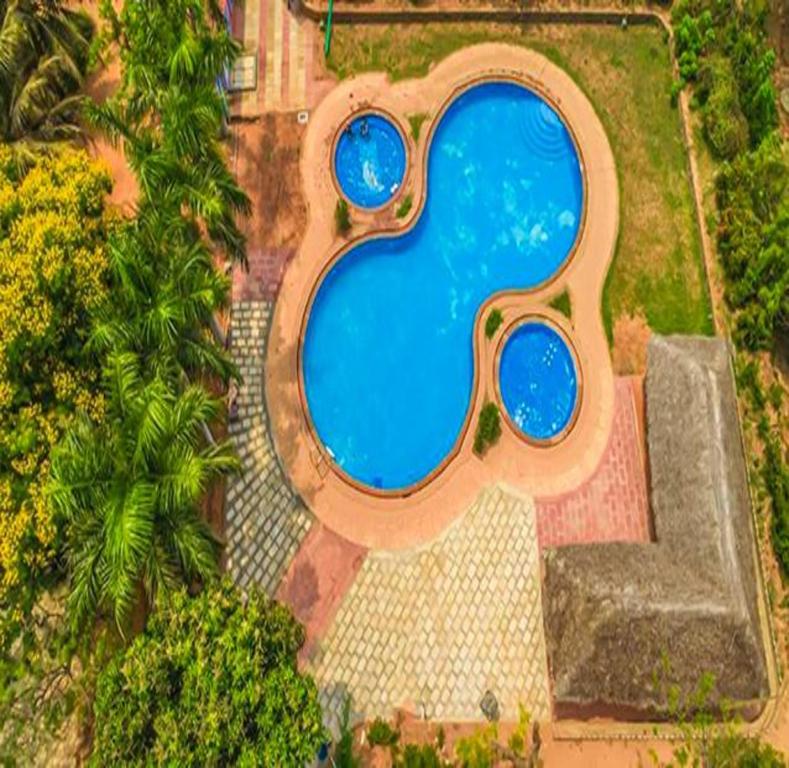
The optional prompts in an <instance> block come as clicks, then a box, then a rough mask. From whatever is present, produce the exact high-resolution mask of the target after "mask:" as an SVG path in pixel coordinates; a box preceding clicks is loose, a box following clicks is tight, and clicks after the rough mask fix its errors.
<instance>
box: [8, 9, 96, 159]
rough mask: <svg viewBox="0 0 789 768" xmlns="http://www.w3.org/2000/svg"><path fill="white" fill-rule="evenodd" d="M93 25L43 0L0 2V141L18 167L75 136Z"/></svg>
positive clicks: (79, 13)
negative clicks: (5, 145)
mask: <svg viewBox="0 0 789 768" xmlns="http://www.w3.org/2000/svg"><path fill="white" fill-rule="evenodd" d="M92 36H93V24H92V23H91V21H90V19H89V18H88V16H87V15H86V14H85V13H83V12H81V11H75V10H72V9H68V8H65V7H63V6H62V5H61V4H60V3H57V2H47V1H46V0H0V141H2V142H4V143H6V144H8V145H10V146H11V148H12V150H13V152H14V159H15V161H16V163H17V165H18V166H19V167H20V169H21V168H24V167H25V166H26V165H28V164H29V163H30V162H31V161H32V159H33V157H34V156H35V154H36V153H37V152H40V151H41V150H42V149H45V148H46V146H47V145H48V144H50V143H52V142H57V141H63V140H72V139H74V138H76V137H78V136H79V135H80V134H81V129H80V125H79V122H78V117H79V115H80V113H81V110H82V103H83V102H82V97H81V96H80V95H79V90H80V88H81V87H82V84H83V81H84V77H85V71H86V68H87V63H88V50H89V47H90V41H91V38H92Z"/></svg>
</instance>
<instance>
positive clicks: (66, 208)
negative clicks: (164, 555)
mask: <svg viewBox="0 0 789 768" xmlns="http://www.w3.org/2000/svg"><path fill="white" fill-rule="evenodd" d="M14 169H15V163H14V162H13V158H12V155H11V151H10V150H9V149H8V148H7V147H5V146H3V145H0V605H5V606H6V608H10V607H11V605H12V604H15V605H16V606H18V608H17V610H18V609H19V608H21V605H20V603H19V600H18V598H19V597H22V594H20V593H23V594H24V593H27V597H28V599H29V598H31V597H32V590H31V589H30V587H31V586H33V585H35V584H36V583H37V581H38V577H39V576H40V574H41V573H42V572H43V571H44V570H45V569H46V568H47V566H48V565H49V564H50V562H51V559H52V557H53V555H54V553H55V551H56V548H57V544H58V529H57V524H56V521H55V520H53V518H52V514H51V511H50V505H49V504H48V503H47V501H46V499H45V496H44V486H45V484H46V479H47V476H48V471H49V454H50V451H51V449H52V448H53V446H54V445H55V443H56V442H57V441H58V439H59V438H60V436H61V435H62V434H63V432H64V430H65V428H66V427H67V426H68V425H69V423H70V421H71V420H72V418H73V415H74V414H75V412H76V411H77V410H78V409H81V410H84V411H86V412H87V413H88V414H90V415H91V416H93V417H94V418H99V419H100V417H101V414H102V412H103V401H102V396H101V395H97V394H95V393H96V392H98V391H99V387H98V379H99V365H98V363H97V361H95V360H93V359H91V357H90V356H89V354H88V353H87V352H86V349H85V342H86V341H87V339H88V336H89V334H90V330H91V314H92V312H93V311H94V310H95V309H96V307H97V306H98V305H99V304H100V303H101V302H102V301H103V300H104V298H105V296H106V286H105V277H106V266H107V258H106V254H105V249H104V243H105V241H106V239H107V230H108V227H109V226H110V224H111V220H110V218H109V216H108V214H107V212H106V210H105V198H106V195H107V193H108V191H109V190H110V187H111V181H110V176H109V174H108V172H107V170H106V169H105V168H104V166H103V165H101V164H100V163H98V162H97V161H95V160H93V159H91V158H90V156H89V155H88V154H87V153H86V152H84V151H82V150H75V149H65V150H63V151H60V152H57V153H55V154H53V155H51V156H44V157H41V158H40V159H38V160H37V161H36V163H35V164H34V166H33V167H32V168H30V169H29V170H28V171H27V172H26V173H25V175H24V176H23V177H22V178H17V177H16V176H15V170H14ZM15 593H16V597H13V596H14V594H15ZM6 618H8V617H6ZM19 618H21V615H20V616H19Z"/></svg>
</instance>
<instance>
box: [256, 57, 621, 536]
mask: <svg viewBox="0 0 789 768" xmlns="http://www.w3.org/2000/svg"><path fill="white" fill-rule="evenodd" d="M485 80H488V81H491V80H495V81H510V82H515V83H518V84H521V85H523V86H525V87H526V88H528V89H530V90H532V91H534V92H535V93H536V94H537V95H538V96H540V97H541V98H543V99H545V100H546V101H547V102H548V103H549V104H550V105H551V107H552V108H554V109H555V110H556V111H557V113H558V114H559V115H560V116H561V118H562V120H563V121H564V123H565V126H566V127H567V129H568V130H569V131H570V134H571V137H572V140H573V142H574V144H575V147H576V151H577V153H578V158H579V164H580V172H581V175H582V180H583V218H582V221H581V223H580V224H579V231H578V235H577V237H576V241H575V245H574V247H573V249H572V251H571V252H570V253H569V254H568V256H567V257H566V258H565V260H564V262H563V263H562V266H561V268H560V269H559V270H558V271H557V273H556V274H554V275H553V277H552V278H551V279H550V280H549V281H546V282H545V283H543V284H541V285H538V286H534V287H533V288H531V289H528V290H525V291H512V292H502V293H496V294H493V295H491V296H490V297H488V299H487V300H486V301H485V302H484V303H483V304H482V305H481V306H480V308H479V310H478V312H477V316H476V319H475V326H474V338H473V353H474V362H475V365H474V383H473V388H472V396H471V402H470V404H469V407H468V411H467V414H466V419H465V425H464V429H463V431H462V434H461V437H460V439H459V440H458V441H457V443H456V445H455V448H454V450H453V452H452V453H451V455H450V456H449V457H448V458H447V460H446V461H445V462H443V463H442V465H441V467H440V468H438V469H437V471H434V472H432V473H431V474H430V475H429V476H428V477H427V478H425V479H424V480H423V481H422V482H421V483H419V484H417V485H416V486H412V487H411V488H409V489H408V492H407V494H403V493H402V492H397V493H395V494H393V495H392V494H389V493H386V492H384V493H383V494H381V493H378V492H376V490H373V489H371V488H370V487H368V486H367V485H364V484H361V483H356V482H353V481H349V479H348V478H347V476H343V474H342V473H341V470H339V468H337V467H336V464H335V463H334V462H333V461H331V460H330V457H329V456H328V455H327V453H326V450H325V448H324V446H323V444H322V443H321V441H320V440H319V439H318V438H317V435H316V433H315V431H314V427H313V425H312V423H311V420H310V415H309V411H308V409H307V407H306V402H305V399H304V385H303V381H302V372H301V359H300V357H301V352H302V346H303V332H304V329H305V324H306V319H307V318H308V316H309V310H310V307H311V303H312V300H313V298H314V296H315V293H316V291H317V288H318V286H319V284H320V282H321V280H322V279H323V277H324V276H325V274H326V272H327V271H328V270H329V269H330V268H331V267H332V266H333V264H334V263H336V260H337V259H338V258H341V257H342V256H343V255H344V254H345V253H347V252H348V250H349V249H350V248H352V247H353V246H355V245H358V244H359V243H360V242H362V241H363V240H367V239H369V238H371V237H372V238H374V237H385V236H391V235H394V234H402V233H405V232H406V231H407V230H408V229H410V228H411V227H412V226H413V225H414V222H415V221H416V220H417V219H418V217H419V216H420V215H421V213H422V210H423V207H424V204H425V190H426V170H427V152H428V149H429V145H430V140H431V139H432V136H433V132H434V130H435V127H436V126H437V125H438V123H439V122H440V118H441V116H442V115H443V112H444V111H445V110H446V109H447V107H448V106H449V105H450V104H451V102H452V101H453V100H454V98H456V97H457V96H458V95H459V94H460V93H462V92H463V91H464V90H466V89H468V88H469V87H470V86H472V85H473V84H475V83H480V82H483V81H485ZM371 110H379V111H383V112H384V113H385V114H391V115H401V116H403V117H404V116H405V115H407V114H411V113H413V112H424V113H427V114H428V115H429V116H430V117H429V118H428V125H427V126H426V127H427V128H428V130H427V131H424V132H423V134H422V136H421V137H420V140H419V141H418V142H413V139H412V137H410V135H409V136H406V143H407V147H408V152H407V155H408V161H407V165H408V166H409V167H408V169H407V171H406V178H407V179H408V182H407V183H403V184H402V185H401V188H400V189H401V190H404V189H406V188H407V191H408V192H409V193H411V194H412V196H413V199H414V201H415V205H414V207H413V208H412V209H411V211H410V212H409V214H408V215H407V216H406V217H404V218H403V219H397V218H396V216H395V213H394V208H395V205H394V204H393V201H392V203H390V204H389V205H387V206H386V207H385V208H384V209H382V210H379V211H376V212H373V213H370V212H365V213H364V214H360V215H359V216H358V217H356V219H355V220H354V230H355V232H354V236H353V237H352V238H351V239H350V240H347V239H345V238H342V237H340V236H338V235H336V234H335V233H334V228H333V213H334V201H335V199H336V198H335V192H336V180H335V178H334V175H333V173H332V161H331V157H332V153H333V149H334V146H335V141H336V136H337V132H338V131H339V130H340V129H341V128H342V126H343V125H344V124H345V123H346V122H347V120H348V117H349V115H353V114H358V113H360V112H362V111H371ZM395 119H396V121H397V122H398V123H400V122H402V121H401V120H400V119H399V118H395ZM411 166H413V167H411ZM301 168H302V177H303V183H304V188H305V198H306V200H307V203H308V209H309V218H308V226H307V230H306V232H305V236H304V239H303V241H302V245H301V248H300V249H299V251H298V253H297V254H296V256H295V257H294V259H293V261H292V262H291V263H290V265H289V267H288V270H287V271H286V274H285V276H284V280H283V287H282V290H281V291H280V294H279V299H278V301H277V304H276V306H275V310H274V316H273V320H272V327H271V331H270V337H269V343H268V347H267V365H266V368H265V385H266V400H267V403H268V407H269V411H270V415H271V427H272V436H273V439H274V443H275V446H276V449H277V453H278V455H279V457H280V459H281V461H282V463H283V465H284V468H285V470H286V472H287V474H288V476H289V477H290V479H291V482H292V483H293V485H294V486H295V488H296V490H297V491H298V492H299V493H300V494H301V495H302V497H303V498H304V500H305V502H306V503H307V504H308V505H309V506H310V507H311V508H312V509H313V511H314V512H315V514H316V515H317V516H318V517H319V518H320V519H321V520H322V521H323V522H324V523H325V524H326V525H328V526H329V527H330V528H332V529H334V530H336V531H337V532H338V533H340V534H341V535H343V536H345V537H346V538H349V539H351V540H352V541H355V542H358V543H360V544H363V545H365V546H368V547H377V548H384V549H399V548H403V547H408V546H412V545H414V544H417V543H420V542H426V541H428V540H430V539H432V538H434V537H435V536H436V535H438V534H439V533H440V532H441V531H442V530H444V529H445V528H446V526H447V525H448V524H449V522H451V520H453V519H454V518H455V517H457V515H459V514H460V512H461V511H462V510H463V509H465V508H467V506H468V505H469V504H470V503H472V502H473V500H474V499H475V498H476V496H477V494H478V493H479V491H480V489H481V488H482V487H484V486H485V485H488V484H491V483H493V482H498V481H504V482H507V483H510V484H512V485H513V486H515V487H517V488H520V489H521V490H522V491H524V492H528V493H532V494H537V495H555V494H557V493H560V492H562V491H563V490H565V489H566V488H567V487H573V486H575V485H578V484H579V483H581V482H583V480H585V479H586V478H587V477H588V476H589V475H591V473H592V472H593V471H594V470H595V468H596V467H597V464H598V463H599V460H600V457H601V455H602V452H603V450H604V448H605V445H606V442H607V439H608V434H609V432H610V426H611V418H612V413H613V374H612V371H611V364H610V357H609V354H608V347H607V342H606V339H605V334H604V330H603V326H602V318H601V315H600V298H601V295H602V288H603V283H604V279H605V274H606V271H607V268H608V264H609V263H610V260H611V258H612V256H613V249H614V245H615V241H616V233H617V228H618V208H619V206H618V188H617V180H616V170H615V166H614V160H613V155H612V152H611V148H610V145H609V143H608V140H607V138H606V136H605V132H604V130H603V128H602V125H601V123H600V121H599V118H598V117H597V115H596V114H595V112H594V109H593V107H592V106H591V104H590V103H589V101H588V100H587V99H586V97H585V96H584V95H583V93H582V92H581V90H580V89H579V88H578V86H577V85H576V84H575V83H574V82H573V81H572V79H571V78H570V77H569V76H568V75H567V74H566V73H565V72H564V71H563V70H561V69H560V68H559V67H557V66H556V65H554V64H552V63H551V62H550V61H548V60H547V59H546V58H545V57H544V56H542V55H540V54H538V53H536V52H534V51H530V50H528V49H522V48H518V47H514V46H509V45H505V44H496V43H493V44H483V45H478V46H472V47H470V48H467V49H464V50H463V51H460V52H458V53H456V54H453V55H451V56H449V57H448V58H447V59H445V60H444V61H443V62H441V63H440V64H439V65H437V66H436V67H435V68H434V69H433V70H432V71H431V73H430V74H429V75H428V76H426V77H425V78H422V79H417V80H407V81H402V82H399V83H396V84H392V83H390V82H389V81H388V79H387V78H386V76H385V75H383V74H368V75H363V76H360V77H357V78H352V79H350V80H347V81H345V82H343V83H341V84H340V85H338V86H337V87H336V88H335V89H334V90H333V91H332V92H331V93H330V94H329V95H328V96H327V97H326V98H325V99H324V101H323V102H322V103H321V105H320V106H319V107H318V109H317V110H316V111H315V112H314V113H313V115H312V119H311V120H310V126H309V129H308V132H307V134H306V136H305V141H304V146H303V154H302V158H301ZM415 168H419V169H420V171H421V173H415V172H414V170H415ZM321 254H326V255H325V257H324V258H321ZM564 289H566V290H568V292H569V293H570V296H571V300H572V302H573V308H574V318H573V324H572V325H567V320H566V318H564V317H563V316H562V315H561V314H560V313H559V312H557V311H555V310H553V309H551V308H550V307H548V302H549V300H550V298H551V296H553V295H554V294H555V293H556V292H557V290H559V291H561V290H564ZM494 305H495V306H496V307H497V308H499V309H500V310H502V312H503V313H504V316H505V324H504V326H503V327H502V328H500V329H499V330H498V331H497V334H494V337H493V338H492V339H490V340H488V339H487V338H486V337H485V335H484V327H483V326H484V321H483V320H482V318H484V317H485V316H486V314H487V312H488V311H489V309H490V308H491V307H493V306H494ZM535 313H540V314H542V315H544V316H546V317H548V318H549V319H551V320H552V321H553V322H554V323H555V324H557V325H559V327H561V328H563V329H565V330H567V331H568V334H569V335H572V338H573V347H574V350H575V352H576V354H577V362H578V371H579V376H580V377H582V378H583V381H584V394H583V398H581V400H580V401H579V403H580V404H579V407H578V413H577V417H576V420H575V426H574V428H573V430H571V432H570V433H569V434H567V435H566V438H565V439H564V440H562V441H560V442H559V443H557V444H555V445H549V446H539V447H538V446H532V445H528V444H526V443H525V442H524V440H523V439H522V438H521V437H519V436H516V435H515V434H510V430H505V432H504V433H503V435H502V438H501V439H500V440H499V443H498V444H497V445H496V446H494V447H493V448H492V449H491V450H490V451H488V452H487V454H486V456H485V458H484V460H480V459H479V458H478V457H476V456H475V455H474V454H473V451H472V446H471V443H472V439H471V437H472V436H471V434H470V433H471V431H472V430H470V429H469V427H470V425H471V424H473V423H475V418H476V416H477V415H478V413H479V410H480V409H481V407H482V405H483V404H484V402H485V401H486V400H490V399H494V398H496V399H497V385H496V381H495V374H496V366H495V362H496V360H495V353H496V350H497V349H498V345H499V343H500V338H501V334H502V333H503V331H504V330H505V329H506V327H509V324H510V323H511V322H512V321H513V319H517V318H522V317H524V316H528V315H533V314H535Z"/></svg>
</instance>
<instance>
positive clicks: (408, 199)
mask: <svg viewBox="0 0 789 768" xmlns="http://www.w3.org/2000/svg"><path fill="white" fill-rule="evenodd" d="M413 204H414V198H413V197H412V196H411V195H406V196H405V197H404V198H403V199H402V201H401V202H400V205H398V206H397V211H396V213H395V215H396V216H397V218H398V219H402V218H404V217H406V216H408V213H409V212H410V210H411V206H412V205H413Z"/></svg>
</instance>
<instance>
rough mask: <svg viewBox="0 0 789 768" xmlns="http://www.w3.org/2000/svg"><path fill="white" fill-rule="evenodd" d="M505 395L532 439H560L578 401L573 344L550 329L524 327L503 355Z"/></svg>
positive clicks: (511, 338) (501, 378)
mask: <svg viewBox="0 0 789 768" xmlns="http://www.w3.org/2000/svg"><path fill="white" fill-rule="evenodd" d="M499 390H500V391H501V399H502V400H503V401H504V407H505V408H506V409H507V413H508V414H509V416H510V418H511V419H512V420H513V421H514V422H515V423H516V424H517V425H518V427H519V429H520V430H521V431H522V432H523V433H524V434H525V435H526V436H528V437H532V438H534V439H536V440H548V439H549V438H551V437H555V436H556V435H558V434H559V433H560V432H561V431H562V430H563V429H564V428H565V427H566V426H567V424H568V423H569V421H570V417H571V416H572V415H573V411H574V410H575V401H576V398H577V397H578V382H577V379H576V371H575V362H574V361H573V356H572V354H571V352H570V350H569V348H568V347H567V343H566V342H565V341H564V339H563V338H562V337H561V336H560V335H559V334H558V333H557V332H556V331H555V330H554V329H553V328H551V327H550V326H548V325H545V323H525V324H524V325H521V326H520V327H519V328H517V329H516V330H515V331H514V332H513V333H512V334H511V335H510V336H509V338H508V339H507V342H506V343H505V345H504V349H503V350H502V352H501V361H500V362H499Z"/></svg>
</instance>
